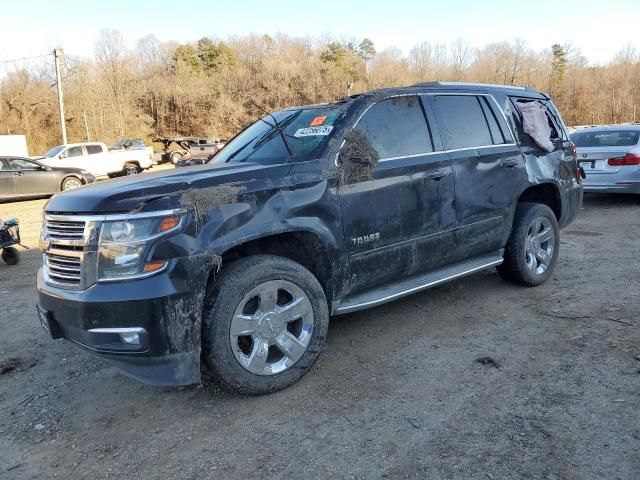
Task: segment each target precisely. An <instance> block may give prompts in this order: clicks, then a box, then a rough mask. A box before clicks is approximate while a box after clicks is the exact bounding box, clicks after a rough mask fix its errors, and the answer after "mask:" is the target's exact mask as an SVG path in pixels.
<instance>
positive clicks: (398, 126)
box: [355, 95, 433, 159]
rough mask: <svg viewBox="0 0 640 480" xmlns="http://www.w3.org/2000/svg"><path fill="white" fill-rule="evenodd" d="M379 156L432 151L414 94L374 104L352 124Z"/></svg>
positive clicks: (420, 108) (417, 100)
mask: <svg viewBox="0 0 640 480" xmlns="http://www.w3.org/2000/svg"><path fill="white" fill-rule="evenodd" d="M355 129H356V130H358V131H360V132H361V133H362V134H363V135H364V136H365V137H366V138H367V140H369V144H370V145H371V146H372V147H373V148H374V149H375V150H376V151H377V152H378V155H379V156H380V158H381V159H385V158H393V157H402V156H407V155H415V154H420V153H428V152H432V151H433V146H432V145H431V139H430V137H429V130H428V129H427V121H426V119H425V117H424V113H423V112H422V106H421V105H420V99H419V98H418V97H417V96H413V95H411V96H404V97H392V98H387V99H384V100H382V101H380V102H378V103H376V104H374V105H373V106H372V107H371V108H370V109H369V110H367V112H366V113H365V114H364V116H363V117H362V118H361V119H360V121H359V122H358V124H357V125H356V127H355Z"/></svg>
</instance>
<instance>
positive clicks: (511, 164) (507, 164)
mask: <svg viewBox="0 0 640 480" xmlns="http://www.w3.org/2000/svg"><path fill="white" fill-rule="evenodd" d="M519 164H520V162H519V161H518V160H514V159H511V160H500V165H501V166H503V167H507V168H513V167H515V166H516V165H519Z"/></svg>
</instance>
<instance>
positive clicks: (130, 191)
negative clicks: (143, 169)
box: [45, 163, 291, 214]
mask: <svg viewBox="0 0 640 480" xmlns="http://www.w3.org/2000/svg"><path fill="white" fill-rule="evenodd" d="M290 169H291V165H290V164H289V165H258V164H255V163H227V164H220V165H201V166H195V167H188V168H175V169H172V170H164V171H161V172H154V173H144V174H141V175H135V176H130V177H122V178H118V179H114V180H108V181H103V182H98V183H95V184H93V185H87V186H84V187H80V188H78V189H76V190H72V191H69V192H64V193H60V194H58V195H55V196H53V197H52V198H51V199H50V200H49V203H48V204H47V206H46V207H45V210H46V211H47V212H56V213H92V214H94V213H126V212H129V211H131V210H134V209H136V210H137V211H154V210H166V209H173V208H179V207H180V206H181V201H180V200H181V198H182V196H183V195H184V194H185V193H187V192H189V191H193V190H201V189H206V188H214V187H216V186H219V185H242V186H243V187H247V186H248V184H251V183H254V184H256V185H258V184H260V183H262V182H261V180H266V179H269V178H274V177H282V176H285V175H286V174H287V172H288V171H289V170H290ZM251 181H255V182H251Z"/></svg>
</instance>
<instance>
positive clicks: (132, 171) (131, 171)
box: [124, 166, 138, 176]
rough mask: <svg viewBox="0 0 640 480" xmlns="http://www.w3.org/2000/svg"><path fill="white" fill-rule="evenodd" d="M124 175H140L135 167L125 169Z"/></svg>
mask: <svg viewBox="0 0 640 480" xmlns="http://www.w3.org/2000/svg"><path fill="white" fill-rule="evenodd" d="M124 174H125V175H127V176H129V175H137V174H138V169H137V168H136V167H134V166H129V167H127V168H126V169H125V171H124Z"/></svg>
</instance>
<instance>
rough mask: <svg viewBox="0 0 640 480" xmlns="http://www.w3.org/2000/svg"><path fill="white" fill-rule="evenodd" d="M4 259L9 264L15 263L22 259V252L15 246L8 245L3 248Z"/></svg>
mask: <svg viewBox="0 0 640 480" xmlns="http://www.w3.org/2000/svg"><path fill="white" fill-rule="evenodd" d="M2 260H3V261H4V263H6V264H7V265H15V264H17V263H18V262H19V261H20V254H19V253H18V250H17V249H16V248H14V247H6V248H5V249H4V250H2Z"/></svg>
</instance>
